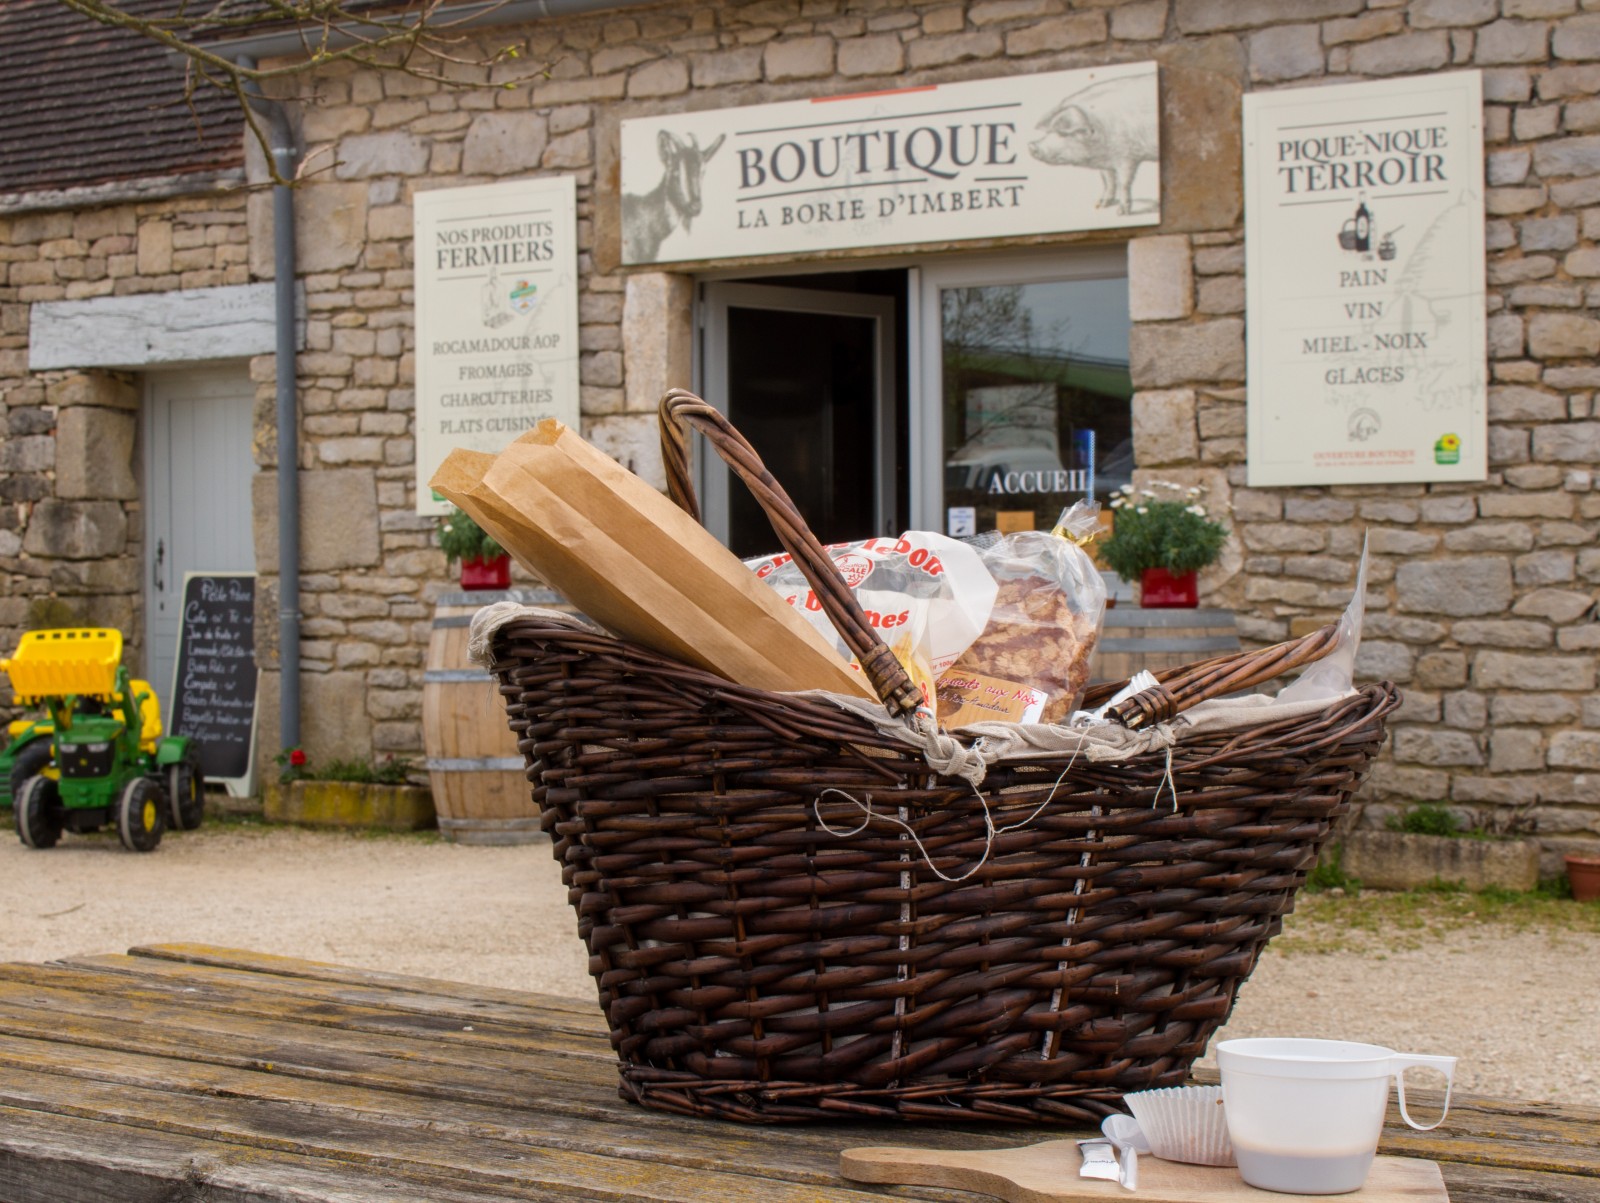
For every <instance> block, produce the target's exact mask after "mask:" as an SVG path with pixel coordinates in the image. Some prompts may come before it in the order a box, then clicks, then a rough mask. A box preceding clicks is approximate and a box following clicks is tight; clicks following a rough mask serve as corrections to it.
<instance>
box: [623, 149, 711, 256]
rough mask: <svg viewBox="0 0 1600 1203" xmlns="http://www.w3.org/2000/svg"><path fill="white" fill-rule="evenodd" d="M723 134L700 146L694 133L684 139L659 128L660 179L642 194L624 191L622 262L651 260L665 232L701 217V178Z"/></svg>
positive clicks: (658, 249)
mask: <svg viewBox="0 0 1600 1203" xmlns="http://www.w3.org/2000/svg"><path fill="white" fill-rule="evenodd" d="M724 137H726V135H725V134H718V135H717V140H716V141H715V142H713V143H712V144H711V145H710V146H706V147H702V146H701V145H700V144H699V142H698V141H697V140H696V138H695V136H694V135H693V134H690V135H689V136H688V137H687V138H686V139H685V138H680V137H678V136H677V135H676V134H673V133H669V132H668V131H667V130H662V131H661V132H660V133H659V134H657V135H656V146H657V148H658V149H659V150H660V152H661V161H662V163H664V164H665V165H666V170H665V171H663V172H662V173H661V182H660V183H659V184H657V185H656V186H655V187H654V188H652V189H651V190H650V191H649V192H645V193H623V196H622V259H623V262H624V263H653V262H655V259H656V257H657V256H658V255H660V253H661V244H662V243H663V242H664V241H666V238H667V235H668V234H670V233H672V231H673V230H674V229H676V228H677V227H678V225H679V224H680V223H681V224H682V226H683V228H684V229H685V230H687V229H688V228H689V226H690V223H691V222H693V220H694V219H695V218H696V217H698V216H700V181H701V179H702V178H703V177H704V176H705V171H706V164H707V163H709V162H710V161H711V156H712V155H714V154H716V153H717V149H718V148H719V147H720V146H721V145H722V140H723V138H724Z"/></svg>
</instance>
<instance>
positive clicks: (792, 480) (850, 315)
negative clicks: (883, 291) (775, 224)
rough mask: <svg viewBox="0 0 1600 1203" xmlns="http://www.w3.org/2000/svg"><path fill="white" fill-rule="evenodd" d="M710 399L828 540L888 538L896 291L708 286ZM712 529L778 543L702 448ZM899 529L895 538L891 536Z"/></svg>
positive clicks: (735, 541) (744, 549)
mask: <svg viewBox="0 0 1600 1203" xmlns="http://www.w3.org/2000/svg"><path fill="white" fill-rule="evenodd" d="M702 301H703V306H704V308H703V311H702V312H703V314H704V318H705V347H704V359H703V377H704V389H705V394H704V395H705V398H706V400H707V401H708V402H710V403H711V404H712V405H714V406H716V407H717V408H718V409H720V410H722V411H723V412H724V413H725V414H727V415H728V418H729V420H730V421H732V423H733V424H734V426H735V427H737V428H738V430H739V431H740V433H742V434H743V435H744V436H745V437H746V438H747V439H749V440H750V443H751V445H752V446H754V447H755V449H756V451H757V452H758V453H759V454H760V456H761V459H762V461H763V462H764V463H765V464H766V466H767V468H768V470H769V471H771V473H772V475H773V476H774V477H776V478H777V480H778V481H779V482H780V483H781V484H782V485H783V487H784V488H785V489H786V490H787V491H788V493H789V495H790V497H792V498H793V499H794V502H795V504H796V505H797V506H798V507H799V508H800V512H801V513H802V514H803V515H804V516H805V518H806V521H807V523H808V524H809V525H810V526H811V529H812V530H813V531H815V532H816V534H817V536H818V538H820V539H821V540H822V541H823V542H824V543H832V542H844V541H847V540H852V539H861V538H866V537H869V536H871V535H876V534H885V533H890V532H889V531H888V528H889V526H890V525H892V524H893V522H894V520H895V505H894V480H895V460H896V456H895V443H896V439H895V429H894V417H893V397H894V363H895V357H894V328H895V302H894V299H893V298H892V297H886V296H877V295H870V294H863V293H847V292H830V291H825V290H820V289H813V288H791V287H783V286H779V285H772V284H737V283H720V282H719V283H708V284H706V285H705V286H704V292H703V294H702ZM696 465H697V476H698V483H697V486H696V487H697V488H698V489H699V491H700V495H701V509H702V512H703V514H704V518H705V524H706V529H707V530H709V531H711V533H712V534H714V535H716V536H717V537H718V538H719V539H722V540H723V541H724V542H725V543H726V544H727V545H728V546H729V547H730V548H732V549H733V551H734V553H735V554H737V555H740V556H745V557H748V556H755V555H760V554H762V553H763V552H769V551H772V550H774V549H775V548H776V546H777V540H776V537H775V536H774V535H773V533H772V527H771V524H770V523H768V521H767V519H766V517H765V515H764V514H763V513H762V512H761V508H760V507H759V506H758V505H757V504H756V502H755V500H754V498H752V497H751V496H750V494H749V492H748V491H747V490H745V489H744V487H743V486H742V485H739V484H737V482H732V483H731V487H730V476H729V473H728V472H727V470H726V469H725V468H724V467H723V466H722V464H721V461H720V460H717V459H716V457H715V454H714V453H710V452H709V451H708V449H705V448H704V446H703V444H701V445H700V446H698V447H697V450H696ZM893 533H899V532H898V531H895V532H893Z"/></svg>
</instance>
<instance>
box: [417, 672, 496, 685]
mask: <svg viewBox="0 0 1600 1203" xmlns="http://www.w3.org/2000/svg"><path fill="white" fill-rule="evenodd" d="M493 679H494V677H493V675H492V674H491V673H490V672H489V670H488V669H486V668H429V669H424V670H423V673H422V680H423V683H424V684H427V685H461V684H468V685H481V684H483V683H484V682H485V681H492V680H493Z"/></svg>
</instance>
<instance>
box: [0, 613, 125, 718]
mask: <svg viewBox="0 0 1600 1203" xmlns="http://www.w3.org/2000/svg"><path fill="white" fill-rule="evenodd" d="M120 663H122V632H121V631H116V630H111V629H108V628H105V627H72V628H69V629H64V630H56V631H29V632H28V633H27V634H26V635H24V636H23V637H22V642H21V643H20V644H19V645H18V646H17V654H16V655H15V656H12V657H11V659H9V660H0V672H4V673H5V674H6V675H7V676H9V677H10V678H11V689H12V692H13V693H15V694H16V695H17V701H19V702H23V703H34V702H38V701H40V700H41V699H44V698H48V697H62V696H65V695H67V694H76V695H78V696H79V697H98V698H101V699H102V700H105V701H110V700H111V695H112V694H113V693H114V692H115V691H116V687H117V665H119V664H120Z"/></svg>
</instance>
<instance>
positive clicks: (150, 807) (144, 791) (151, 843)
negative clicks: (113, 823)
mask: <svg viewBox="0 0 1600 1203" xmlns="http://www.w3.org/2000/svg"><path fill="white" fill-rule="evenodd" d="M166 829H167V800H166V798H164V797H163V796H162V790H161V787H160V786H159V785H157V784H156V783H155V782H154V781H152V780H150V778H148V777H135V778H134V779H133V780H132V781H130V782H128V784H127V785H125V786H123V787H122V793H121V794H120V795H119V796H118V797H117V835H118V836H120V837H121V838H122V846H123V847H124V848H127V849H129V850H130V851H133V852H149V851H151V850H152V849H154V848H155V846H156V845H157V844H159V843H160V842H161V833H162V832H163V831H165V830H166Z"/></svg>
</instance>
